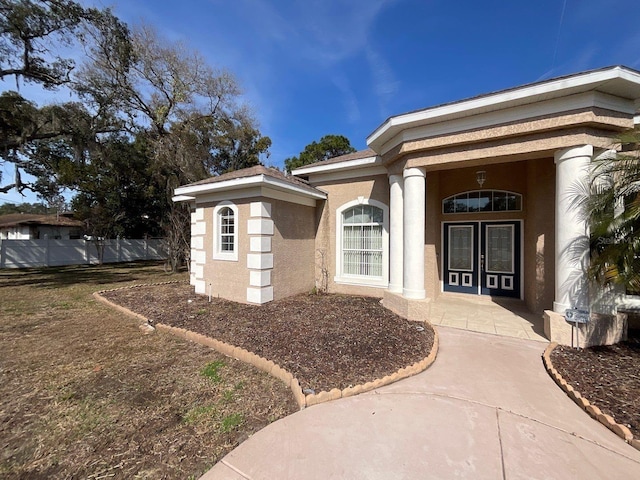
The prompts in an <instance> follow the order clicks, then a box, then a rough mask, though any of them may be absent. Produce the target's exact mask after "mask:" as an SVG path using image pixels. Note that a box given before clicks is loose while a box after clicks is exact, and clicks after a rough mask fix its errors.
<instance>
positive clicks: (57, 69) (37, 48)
mask: <svg viewBox="0 0 640 480" xmlns="http://www.w3.org/2000/svg"><path fill="white" fill-rule="evenodd" d="M106 25H110V28H113V27H114V26H117V27H118V28H117V32H118V40H125V41H126V35H127V29H126V27H125V26H124V24H122V23H121V22H119V21H118V20H117V19H116V18H115V17H114V16H113V15H111V13H110V11H109V10H98V9H95V8H83V7H82V6H81V5H80V4H79V3H77V2H75V1H72V0H0V51H1V52H2V55H0V79H2V78H5V77H7V76H14V77H15V78H16V83H18V79H19V78H23V79H24V80H26V81H28V82H35V83H39V84H41V85H43V86H44V87H45V88H55V87H57V86H60V85H63V84H65V83H68V82H70V81H71V77H70V75H71V72H72V70H73V69H74V68H75V62H74V61H73V60H72V59H69V58H63V57H61V56H59V55H57V54H56V52H57V51H59V50H60V47H61V46H69V45H72V44H74V43H82V41H83V39H84V37H83V35H82V31H83V29H86V28H87V27H90V26H96V27H103V28H104V26H106ZM114 40H115V38H114Z"/></svg>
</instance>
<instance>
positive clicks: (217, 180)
mask: <svg viewBox="0 0 640 480" xmlns="http://www.w3.org/2000/svg"><path fill="white" fill-rule="evenodd" d="M247 187H270V188H273V189H276V190H281V191H286V192H289V193H295V194H298V195H302V196H306V197H310V198H315V199H325V198H327V195H326V193H325V192H323V191H322V190H318V189H317V188H314V187H312V186H311V185H309V184H308V183H307V182H306V181H304V180H302V179H300V178H296V177H293V176H288V175H285V174H284V173H282V172H281V171H280V170H277V169H275V168H268V167H264V166H262V165H258V166H255V167H249V168H243V169H242V170H235V171H233V172H229V173H225V174H223V175H219V176H217V177H211V178H207V179H205V180H200V181H199V182H194V183H191V184H189V185H184V186H181V187H178V188H176V190H175V195H176V196H175V197H174V201H185V200H192V199H193V198H195V197H194V195H197V194H206V193H213V192H222V191H229V190H238V189H244V188H247Z"/></svg>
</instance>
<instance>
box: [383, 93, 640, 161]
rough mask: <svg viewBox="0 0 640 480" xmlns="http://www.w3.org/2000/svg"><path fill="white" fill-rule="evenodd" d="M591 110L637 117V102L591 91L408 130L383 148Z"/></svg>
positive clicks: (385, 149) (389, 148)
mask: <svg viewBox="0 0 640 480" xmlns="http://www.w3.org/2000/svg"><path fill="white" fill-rule="evenodd" d="M587 107H600V108H604V109H608V110H613V111H618V112H623V113H625V114H627V115H633V114H634V112H635V106H634V102H633V101H631V100H626V99H622V98H620V97H614V96H613V95H608V94H606V93H601V92H595V91H589V92H584V93H578V94H575V95H569V96H566V97H562V98H556V99H554V100H544V101H540V102H536V103H529V104H526V105H519V106H516V107H511V108H506V109H504V110H499V111H498V110H494V111H491V112H487V113H481V114H478V115H470V116H465V117H462V118H456V119H454V120H443V121H441V122H438V123H432V124H429V125H419V126H415V127H411V126H407V128H406V129H403V130H401V131H400V132H399V133H397V134H396V135H395V136H393V137H392V138H391V139H389V141H388V142H387V143H385V144H384V145H383V146H382V151H383V152H387V151H389V150H391V149H392V148H393V147H394V146H396V145H398V144H399V143H402V142H408V141H412V140H417V139H420V138H430V137H437V136H440V135H448V134H452V133H458V132H462V131H467V130H474V129H480V128H488V127H492V126H494V125H499V124H502V123H510V122H516V121H523V120H527V119H530V118H535V117H541V116H545V115H555V114H560V113H562V112H570V111H573V110H580V109H583V108H587Z"/></svg>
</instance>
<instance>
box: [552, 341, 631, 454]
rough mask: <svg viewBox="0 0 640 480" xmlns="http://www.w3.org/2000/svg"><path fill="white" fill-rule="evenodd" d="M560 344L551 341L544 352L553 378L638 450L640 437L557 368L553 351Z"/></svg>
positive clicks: (572, 397) (581, 405)
mask: <svg viewBox="0 0 640 480" xmlns="http://www.w3.org/2000/svg"><path fill="white" fill-rule="evenodd" d="M557 346H558V344H557V343H556V342H552V343H550V344H549V345H548V346H547V348H546V349H545V351H544V353H543V354H542V361H543V363H544V366H545V368H546V370H547V372H548V373H549V375H551V378H552V379H553V380H554V381H555V382H556V383H557V384H558V386H559V387H560V388H561V389H562V390H563V391H564V392H565V393H566V394H567V395H568V396H569V398H570V399H571V400H573V401H574V402H575V403H576V404H577V405H578V406H579V407H580V408H582V409H583V410H584V411H585V412H587V413H588V414H589V415H590V416H591V417H592V418H593V419H594V420H597V421H598V422H600V423H601V424H603V425H604V426H605V427H607V428H608V429H609V430H611V431H612V432H613V433H615V434H616V435H618V436H619V437H620V438H622V439H623V440H624V441H625V442H627V443H628V444H629V445H631V446H632V447H634V448H635V449H637V450H640V439H638V438H634V436H633V434H632V433H631V430H629V428H628V427H626V426H625V425H622V424H620V423H616V421H615V420H614V419H613V417H611V416H610V415H606V414H604V413H602V411H601V410H600V409H599V408H598V407H596V406H595V405H593V404H592V403H591V402H589V400H587V399H586V398H584V397H583V396H582V395H581V394H580V392H578V391H577V390H575V389H574V388H573V387H572V386H571V385H569V384H568V383H567V381H566V380H565V379H564V378H562V375H560V372H558V370H556V369H555V367H554V366H553V362H552V361H551V352H553V350H554V349H555V348H556V347H557Z"/></svg>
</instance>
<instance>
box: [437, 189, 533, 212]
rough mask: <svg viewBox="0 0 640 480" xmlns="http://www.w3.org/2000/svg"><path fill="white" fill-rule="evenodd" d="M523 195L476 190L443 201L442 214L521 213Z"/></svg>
mask: <svg viewBox="0 0 640 480" xmlns="http://www.w3.org/2000/svg"><path fill="white" fill-rule="evenodd" d="M520 210H522V195H520V194H519V193H514V192H507V191H504V190H474V191H471V192H463V193H459V194H457V195H451V196H450V197H447V198H445V199H444V200H443V201H442V213H484V212H519V211H520Z"/></svg>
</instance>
